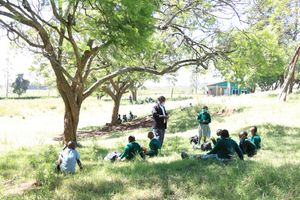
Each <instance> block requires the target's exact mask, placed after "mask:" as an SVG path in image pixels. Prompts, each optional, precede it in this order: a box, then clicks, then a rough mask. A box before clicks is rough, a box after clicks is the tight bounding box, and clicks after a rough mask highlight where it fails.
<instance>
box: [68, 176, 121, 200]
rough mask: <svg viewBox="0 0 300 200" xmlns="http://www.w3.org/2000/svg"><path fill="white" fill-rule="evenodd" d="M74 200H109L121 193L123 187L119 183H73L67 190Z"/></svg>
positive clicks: (102, 181) (114, 181)
mask: <svg viewBox="0 0 300 200" xmlns="http://www.w3.org/2000/svg"><path fill="white" fill-rule="evenodd" d="M69 189H70V190H71V191H73V192H72V194H73V195H72V196H73V198H74V199H111V197H112V196H113V195H114V194H116V193H119V192H121V191H123V189H124V185H123V183H122V182H121V181H117V180H112V181H104V180H101V181H90V182H84V184H82V183H81V182H75V183H73V184H70V188H69Z"/></svg>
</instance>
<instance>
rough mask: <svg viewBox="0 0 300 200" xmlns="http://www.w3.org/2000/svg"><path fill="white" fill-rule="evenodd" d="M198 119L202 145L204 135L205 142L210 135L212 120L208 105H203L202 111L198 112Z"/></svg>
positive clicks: (199, 141)
mask: <svg viewBox="0 0 300 200" xmlns="http://www.w3.org/2000/svg"><path fill="white" fill-rule="evenodd" d="M197 120H198V122H199V127H198V132H199V140H198V146H200V143H201V138H202V137H203V141H204V143H205V142H206V138H207V137H208V138H209V137H210V127H209V123H210V122H211V117H210V114H209V113H208V107H207V106H203V108H202V110H201V112H200V113H198V116H197Z"/></svg>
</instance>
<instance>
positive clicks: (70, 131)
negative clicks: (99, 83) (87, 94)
mask: <svg viewBox="0 0 300 200" xmlns="http://www.w3.org/2000/svg"><path fill="white" fill-rule="evenodd" d="M79 113H80V106H78V105H70V104H68V105H65V115H64V143H65V144H66V143H68V142H69V141H74V142H76V143H77V139H76V133H77V127H78V122H79Z"/></svg>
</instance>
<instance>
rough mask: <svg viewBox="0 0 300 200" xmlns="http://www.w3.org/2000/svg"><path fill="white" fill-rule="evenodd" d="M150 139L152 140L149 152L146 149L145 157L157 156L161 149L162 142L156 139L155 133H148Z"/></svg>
mask: <svg viewBox="0 0 300 200" xmlns="http://www.w3.org/2000/svg"><path fill="white" fill-rule="evenodd" d="M148 138H149V139H150V143H149V148H150V150H149V151H148V150H147V149H146V148H144V152H145V155H148V156H150V157H153V156H157V154H158V149H160V141H159V140H158V139H157V138H155V137H154V133H153V132H149V133H148Z"/></svg>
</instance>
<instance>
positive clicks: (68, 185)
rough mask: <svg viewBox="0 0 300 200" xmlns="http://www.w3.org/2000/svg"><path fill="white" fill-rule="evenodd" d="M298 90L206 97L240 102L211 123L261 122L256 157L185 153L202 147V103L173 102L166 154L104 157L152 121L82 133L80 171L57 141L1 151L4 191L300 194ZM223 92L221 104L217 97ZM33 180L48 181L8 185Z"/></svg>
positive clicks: (117, 195)
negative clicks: (198, 138)
mask: <svg viewBox="0 0 300 200" xmlns="http://www.w3.org/2000/svg"><path fill="white" fill-rule="evenodd" d="M297 96H299V94H295V95H294V96H291V97H292V98H289V102H287V103H286V104H278V103H277V101H276V99H275V98H276V97H271V96H268V95H259V94H258V95H253V96H245V97H236V98H231V99H225V100H224V99H217V98H209V99H207V102H206V100H203V101H202V102H200V103H202V104H207V105H208V106H209V108H210V111H211V113H214V112H215V111H217V110H220V109H223V108H228V109H231V108H236V109H237V112H235V113H232V115H228V116H225V117H217V116H214V117H213V118H212V119H213V122H212V124H211V128H212V130H216V129H218V128H228V129H229V131H230V132H231V136H232V138H233V139H235V140H237V135H236V133H238V132H239V131H241V130H249V128H250V126H252V125H253V124H256V125H258V131H259V134H260V135H261V137H262V149H261V150H260V151H259V152H258V154H257V155H256V156H255V157H253V158H245V160H244V161H240V160H238V159H237V160H235V161H233V162H231V163H228V164H223V163H219V162H217V161H212V160H207V161H203V160H181V158H180V152H181V151H183V150H186V151H188V152H190V153H203V152H201V151H200V150H193V149H192V148H191V146H190V144H189V139H188V138H189V136H191V135H193V134H195V133H196V131H197V129H196V128H195V126H197V124H194V123H195V116H194V112H195V111H198V109H199V108H198V107H191V108H186V109H184V110H180V109H175V110H173V111H172V112H171V118H170V123H169V128H168V133H172V134H167V137H166V139H165V142H164V146H163V149H162V150H161V153H160V155H159V156H158V157H156V158H148V159H146V160H145V161H142V160H140V159H137V160H136V161H133V162H122V163H110V162H105V161H104V160H103V158H104V156H105V155H106V154H107V153H108V152H111V151H116V150H118V151H120V150H122V148H123V146H124V145H125V143H126V137H127V136H128V135H129V134H133V135H135V136H136V138H137V140H138V142H139V143H141V144H142V145H144V146H147V145H148V140H147V139H146V132H147V131H148V130H146V129H140V130H134V131H126V132H122V133H120V132H116V133H113V134H112V135H111V136H103V137H100V138H94V139H88V140H82V141H81V147H80V148H78V151H79V152H80V154H81V160H82V163H83V165H84V170H83V171H78V172H77V173H76V174H75V175H62V174H56V173H55V171H54V168H55V165H54V161H55V159H56V156H57V152H58V151H59V149H60V147H59V145H44V146H34V147H32V148H21V149H18V150H14V151H10V152H8V153H5V154H2V155H1V156H0V199H2V198H3V199H64V200H65V199H66V200H68V199H70V200H71V199H72V200H73V199H118V200H119V199H191V200H192V199H245V200H248V199H249V200H252V199H259V200H261V199H266V200H267V199H300V198H299V197H300V189H299V188H300V167H299V160H300V125H299V123H298V119H299V118H297V116H299V115H300V111H298V110H297V109H296V108H297V106H299V103H298V102H297V100H296V99H297V98H298V97H297ZM218 100H219V101H220V102H222V105H220V104H217V101H218ZM208 102H211V103H208ZM236 102H239V104H238V105H239V106H238V107H237V104H236ZM194 125H195V126H194ZM171 130H174V132H172V131H171ZM77 169H78V168H77ZM30 180H38V181H39V182H40V183H42V185H41V186H40V187H38V188H35V189H33V190H30V191H27V192H25V193H23V194H17V193H8V192H7V188H9V187H10V186H11V187H14V188H18V186H19V185H20V184H21V183H23V182H26V181H30ZM8 182H9V184H8Z"/></svg>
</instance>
